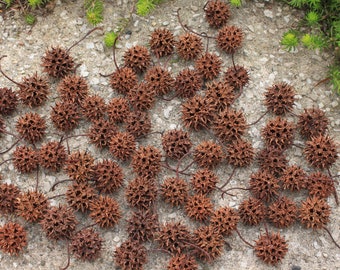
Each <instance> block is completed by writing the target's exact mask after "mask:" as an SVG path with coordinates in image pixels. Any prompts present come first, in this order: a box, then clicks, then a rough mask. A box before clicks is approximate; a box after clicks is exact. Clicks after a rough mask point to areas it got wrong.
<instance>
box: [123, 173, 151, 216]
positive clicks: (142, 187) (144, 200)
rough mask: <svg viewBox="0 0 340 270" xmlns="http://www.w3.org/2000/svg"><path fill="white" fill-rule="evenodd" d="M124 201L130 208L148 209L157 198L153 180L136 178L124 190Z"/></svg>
mask: <svg viewBox="0 0 340 270" xmlns="http://www.w3.org/2000/svg"><path fill="white" fill-rule="evenodd" d="M125 197H126V201H127V202H128V204H129V205H130V206H131V207H136V208H138V209H144V210H145V209H150V207H151V206H152V205H153V203H154V202H155V200H156V197H157V187H156V185H155V183H154V180H153V179H149V178H143V177H137V178H135V179H133V180H132V181H130V183H129V184H128V186H127V187H126V189H125Z"/></svg>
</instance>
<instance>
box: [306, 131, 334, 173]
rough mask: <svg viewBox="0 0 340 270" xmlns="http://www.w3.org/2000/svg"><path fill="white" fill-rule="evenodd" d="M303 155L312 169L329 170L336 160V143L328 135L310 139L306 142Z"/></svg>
mask: <svg viewBox="0 0 340 270" xmlns="http://www.w3.org/2000/svg"><path fill="white" fill-rule="evenodd" d="M303 153H304V155H305V157H306V159H307V161H308V162H309V163H310V164H311V165H312V166H313V167H315V168H318V169H322V170H323V169H329V168H330V167H331V166H332V165H333V164H334V163H335V162H336V160H337V158H338V152H337V146H336V143H335V141H334V140H333V139H332V138H331V137H330V136H329V135H319V136H317V137H312V138H311V139H310V140H309V141H307V142H306V144H305V148H304V149H303Z"/></svg>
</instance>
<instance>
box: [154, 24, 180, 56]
mask: <svg viewBox="0 0 340 270" xmlns="http://www.w3.org/2000/svg"><path fill="white" fill-rule="evenodd" d="M149 45H150V49H151V52H152V53H153V54H154V55H156V57H157V58H160V57H164V56H168V55H171V54H172V53H173V51H174V46H175V38H174V35H173V33H172V32H171V31H170V30H168V29H165V28H157V29H155V30H154V31H153V32H152V33H151V38H150V41H149Z"/></svg>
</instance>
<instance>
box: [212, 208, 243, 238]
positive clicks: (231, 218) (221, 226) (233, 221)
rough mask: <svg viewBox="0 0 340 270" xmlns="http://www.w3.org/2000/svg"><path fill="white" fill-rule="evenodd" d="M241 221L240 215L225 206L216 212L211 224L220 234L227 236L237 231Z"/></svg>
mask: <svg viewBox="0 0 340 270" xmlns="http://www.w3.org/2000/svg"><path fill="white" fill-rule="evenodd" d="M239 220H240V215H239V213H237V212H236V211H235V210H234V209H232V208H230V207H228V206H225V207H220V208H219V209H217V210H216V211H214V213H213V215H212V217H211V220H210V224H211V226H213V227H214V228H216V229H217V230H218V232H219V233H220V234H221V235H223V236H227V235H230V234H231V233H232V232H233V231H234V230H236V229H237V223H238V222H239Z"/></svg>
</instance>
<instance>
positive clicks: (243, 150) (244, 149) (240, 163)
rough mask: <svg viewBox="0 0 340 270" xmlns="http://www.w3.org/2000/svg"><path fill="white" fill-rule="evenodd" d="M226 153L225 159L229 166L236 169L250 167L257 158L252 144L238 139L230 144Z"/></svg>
mask: <svg viewBox="0 0 340 270" xmlns="http://www.w3.org/2000/svg"><path fill="white" fill-rule="evenodd" d="M226 152H227V153H226V155H225V158H226V160H227V162H228V164H230V165H233V166H235V167H245V166H248V165H250V164H251V163H252V161H253V160H254V156H255V152H254V148H253V146H252V144H251V143H250V142H247V141H245V140H243V139H237V140H234V141H232V142H231V143H230V144H228V145H227V147H226Z"/></svg>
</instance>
